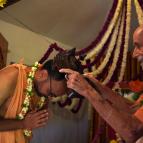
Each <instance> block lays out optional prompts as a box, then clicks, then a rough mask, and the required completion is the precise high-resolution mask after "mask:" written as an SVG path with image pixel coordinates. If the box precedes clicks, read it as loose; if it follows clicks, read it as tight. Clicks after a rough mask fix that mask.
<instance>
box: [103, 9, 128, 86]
mask: <svg viewBox="0 0 143 143" xmlns="http://www.w3.org/2000/svg"><path fill="white" fill-rule="evenodd" d="M124 12H125V11H124V10H123V14H122V15H121V17H122V18H121V24H120V30H119V36H118V39H117V45H116V47H115V48H116V49H115V52H114V57H113V63H112V65H111V67H110V70H109V72H108V75H107V76H106V78H105V79H104V81H103V82H102V83H103V84H107V83H108V82H109V81H110V79H111V77H112V75H113V74H114V71H115V69H116V67H117V62H118V60H119V53H120V47H121V43H122V36H123V28H124V19H125V13H124Z"/></svg>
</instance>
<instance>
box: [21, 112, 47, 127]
mask: <svg viewBox="0 0 143 143" xmlns="http://www.w3.org/2000/svg"><path fill="white" fill-rule="evenodd" d="M47 120H48V111H47V110H41V111H32V112H29V113H28V114H27V115H26V116H25V118H24V120H23V128H24V129H33V128H38V127H41V126H44V125H45V124H46V123H47Z"/></svg>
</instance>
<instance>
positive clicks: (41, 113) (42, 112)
mask: <svg viewBox="0 0 143 143" xmlns="http://www.w3.org/2000/svg"><path fill="white" fill-rule="evenodd" d="M44 114H45V115H48V110H41V111H38V112H36V113H35V114H34V115H35V116H41V115H44Z"/></svg>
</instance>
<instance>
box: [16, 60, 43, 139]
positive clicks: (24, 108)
mask: <svg viewBox="0 0 143 143" xmlns="http://www.w3.org/2000/svg"><path fill="white" fill-rule="evenodd" d="M38 66H39V63H38V62H35V64H34V66H33V67H32V68H31V72H29V74H28V77H27V86H26V89H25V98H24V101H23V104H22V109H21V112H20V113H19V114H18V115H17V119H19V120H22V119H24V117H25V115H26V113H27V112H28V111H29V107H30V101H31V97H32V96H33V90H32V88H33V80H34V75H35V72H36V71H37V69H38ZM44 101H45V98H44V97H41V98H40V101H39V102H38V107H39V108H41V107H42V106H43V104H44ZM23 132H24V135H25V136H27V137H29V136H31V135H32V131H31V130H27V129H24V131H23Z"/></svg>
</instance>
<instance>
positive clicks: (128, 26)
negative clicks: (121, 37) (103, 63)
mask: <svg viewBox="0 0 143 143" xmlns="http://www.w3.org/2000/svg"><path fill="white" fill-rule="evenodd" d="M130 24H131V0H127V14H126V31H125V33H126V34H125V44H124V52H123V60H122V64H121V71H120V75H119V79H118V81H119V82H121V81H122V80H123V76H124V73H125V68H126V63H127V52H128V48H129V46H128V44H129V33H130Z"/></svg>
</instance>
